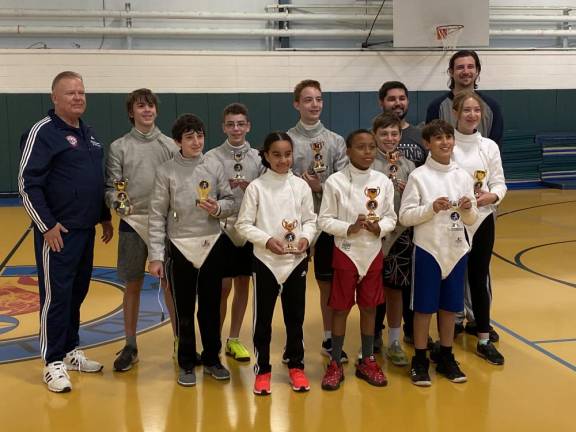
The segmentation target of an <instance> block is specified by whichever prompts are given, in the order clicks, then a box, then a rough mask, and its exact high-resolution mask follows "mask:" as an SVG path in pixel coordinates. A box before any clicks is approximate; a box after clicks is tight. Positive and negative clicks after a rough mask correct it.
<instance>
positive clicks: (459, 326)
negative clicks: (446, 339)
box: [454, 322, 465, 339]
mask: <svg viewBox="0 0 576 432" xmlns="http://www.w3.org/2000/svg"><path fill="white" fill-rule="evenodd" d="M464 330H465V328H464V323H461V322H457V323H455V324H454V339H456V336H458V335H459V334H462V333H464Z"/></svg>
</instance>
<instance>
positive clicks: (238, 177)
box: [233, 151, 246, 180]
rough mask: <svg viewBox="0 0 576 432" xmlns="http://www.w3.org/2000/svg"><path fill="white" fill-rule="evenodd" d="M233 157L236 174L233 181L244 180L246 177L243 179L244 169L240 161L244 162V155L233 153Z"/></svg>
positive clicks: (242, 153)
mask: <svg viewBox="0 0 576 432" xmlns="http://www.w3.org/2000/svg"><path fill="white" fill-rule="evenodd" d="M233 155H234V162H236V163H235V164H234V172H235V173H236V174H235V175H234V180H245V179H246V177H244V175H243V174H242V170H243V169H244V167H243V166H242V161H243V160H244V156H245V155H246V153H244V152H241V151H240V152H233Z"/></svg>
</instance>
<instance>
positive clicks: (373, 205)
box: [364, 187, 380, 222]
mask: <svg viewBox="0 0 576 432" xmlns="http://www.w3.org/2000/svg"><path fill="white" fill-rule="evenodd" d="M364 195H366V196H367V197H368V201H367V202H366V208H367V209H368V214H367V215H366V220H368V222H378V221H379V220H380V216H378V215H377V214H376V213H375V212H374V210H376V209H377V208H378V201H376V198H377V197H378V195H380V188H379V187H375V188H369V187H367V188H365V189H364Z"/></svg>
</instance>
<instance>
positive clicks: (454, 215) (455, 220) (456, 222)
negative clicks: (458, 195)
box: [450, 200, 462, 231]
mask: <svg viewBox="0 0 576 432" xmlns="http://www.w3.org/2000/svg"><path fill="white" fill-rule="evenodd" d="M450 206H451V207H452V212H451V213H450V220H451V221H452V225H450V231H460V230H462V227H461V226H460V213H459V211H458V201H456V200H454V201H450Z"/></svg>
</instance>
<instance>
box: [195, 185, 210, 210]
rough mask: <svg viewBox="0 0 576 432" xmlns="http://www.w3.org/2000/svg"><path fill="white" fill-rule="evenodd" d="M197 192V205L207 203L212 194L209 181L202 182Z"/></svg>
mask: <svg viewBox="0 0 576 432" xmlns="http://www.w3.org/2000/svg"><path fill="white" fill-rule="evenodd" d="M196 192H197V193H198V198H197V199H196V205H198V204H200V203H202V202H204V201H206V200H207V199H208V195H209V194H210V183H209V182H208V180H200V182H199V183H198V187H197V188H196Z"/></svg>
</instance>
